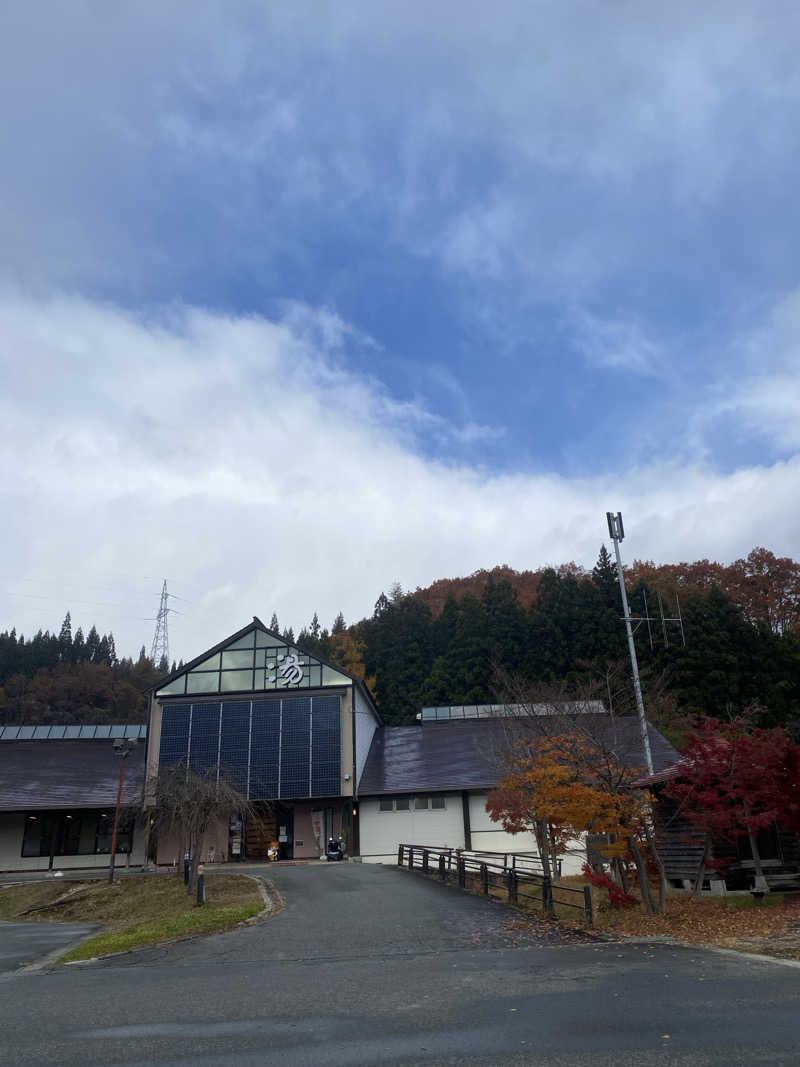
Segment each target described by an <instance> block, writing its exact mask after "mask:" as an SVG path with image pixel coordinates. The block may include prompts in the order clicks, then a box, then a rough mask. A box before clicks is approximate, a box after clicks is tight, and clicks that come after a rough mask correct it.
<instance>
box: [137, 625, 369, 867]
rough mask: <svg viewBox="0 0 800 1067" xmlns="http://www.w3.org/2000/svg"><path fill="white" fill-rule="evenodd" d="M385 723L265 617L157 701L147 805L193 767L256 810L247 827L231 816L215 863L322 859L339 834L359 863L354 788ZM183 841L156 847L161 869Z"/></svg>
mask: <svg viewBox="0 0 800 1067" xmlns="http://www.w3.org/2000/svg"><path fill="white" fill-rule="evenodd" d="M380 726H381V718H380V715H379V713H378V710H377V708H376V707H375V704H374V702H373V700H372V697H371V695H370V693H369V690H368V689H367V687H366V686H365V685H364V683H363V681H362V680H361V679H360V678H358V677H356V676H355V675H351V674H348V673H347V672H346V671H342V670H341V669H339V668H338V667H333V666H332V665H331V664H329V663H325V662H323V661H322V660H320V659H317V658H316V657H314V656H310V655H308V654H306V653H304V652H302V651H301V650H300V649H298V648H295V647H293V646H290V645H289V644H288V643H287V642H286V641H285V640H284V639H283V638H282V637H281V636H280V635H279V634H277V633H273V632H272V631H271V630H269V629H268V628H267V627H266V626H264V624H263V623H262V622H261V620H260V619H258V618H257V617H254V618H253V621H252V622H251V623H248V625H247V626H245V627H243V628H242V629H241V630H239V631H238V632H237V633H235V634H232V635H231V636H230V637H228V638H226V639H225V640H224V641H221V642H220V643H219V644H218V645H215V646H214V647H213V648H210V649H209V650H208V651H207V652H204V653H203V654H202V655H201V656H198V657H197V658H196V659H194V660H192V662H191V663H189V664H187V665H186V666H185V667H183V668H182V669H181V670H180V671H177V672H175V673H174V674H172V675H170V676H169V677H167V678H165V679H164V681H163V682H162V683H161V684H160V685H159V686H158V687H157V688H156V689H155V690H154V691H153V693H152V696H151V702H150V729H149V734H148V753H147V785H146V789H145V803H146V804H147V805H152V804H153V803H154V801H155V796H154V786H155V780H156V777H157V775H158V771H159V768H161V767H165V766H170V765H174V764H177V763H185V764H186V765H187V766H188V767H190V768H191V769H192V770H194V771H196V772H198V773H202V774H207V773H209V772H211V773H216V774H219V775H225V777H226V778H227V779H228V780H229V781H230V782H231V784H233V785H234V786H235V787H236V788H237V789H238V790H239V791H240V792H241V793H242V794H243V795H244V796H246V797H247V799H248V800H249V801H250V802H251V803H252V804H253V805H254V806H255V807H256V809H257V812H258V814H257V816H256V817H255V818H250V819H248V820H247V821H246V823H245V824H244V825H242V824H241V822H240V821H239V820H238V819H237V818H236V816H235V814H234V813H232V818H231V822H230V824H229V825H228V826H226V827H220V828H219V830H218V833H217V834H216V835H215V838H214V840H213V843H212V845H211V848H212V849H213V857H214V858H223V857H229V858H231V859H235V858H237V857H243V858H244V857H246V858H248V859H264V858H266V854H267V849H268V848H269V846H270V844H271V842H272V841H277V842H278V843H279V847H280V853H281V856H282V857H283V858H285V859H311V858H315V857H319V856H320V854H321V853H322V852H324V850H325V844H326V842H327V840H328V839H329V838H331V837H334V838H338V837H339V836H341V837H342V838H343V839H344V841H345V845H346V848H347V850H348V851H349V852H350V854H351V855H358V854H359V831H360V825H359V818H358V805H357V803H355V801H356V800H357V786H356V783H357V782H358V780H359V779H360V777H361V775H362V773H363V771H364V766H365V764H366V760H367V754H368V752H369V749H370V745H371V743H372V738H373V736H374V734H375V731H376V730H377V729H378V728H379V727H380ZM177 848H178V844H177V842H175V841H173V840H170V839H162V840H160V841H158V842H153V843H152V845H151V846H150V855H151V856H152V858H153V859H154V860H155V861H156V862H157V863H172V862H174V861H175V859H176V850H177Z"/></svg>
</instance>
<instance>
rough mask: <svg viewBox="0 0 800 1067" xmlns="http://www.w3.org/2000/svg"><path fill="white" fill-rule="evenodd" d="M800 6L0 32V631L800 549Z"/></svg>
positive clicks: (192, 13)
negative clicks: (608, 524) (614, 544)
mask: <svg viewBox="0 0 800 1067" xmlns="http://www.w3.org/2000/svg"><path fill="white" fill-rule="evenodd" d="M799 49H800V8H798V6H797V4H796V3H794V2H788V0H787V2H781V0H773V2H771V3H769V4H763V3H758V2H752V3H746V2H738V0H724V2H718V3H715V2H713V0H711V2H708V3H706V4H702V5H698V4H696V3H688V2H687V3H682V2H677V3H673V4H669V5H665V4H663V3H655V2H653V3H651V2H649V0H636V2H632V0H631V2H627V0H613V2H590V0H570V2H568V3H564V2H561V0H559V2H552V3H544V2H532V0H520V2H516V0H501V2H499V3H497V4H487V3H485V2H484V3H477V2H476V3H472V2H471V0H458V2H455V0H453V2H450V0H439V2H437V3H430V2H426V3H417V2H416V0H402V2H399V0H398V2H394V0H382V2H381V3H375V2H374V0H363V2H361V0H338V2H336V3H322V2H319V3H318V2H312V0H291V2H287V3H285V4H283V3H280V2H276V3H273V4H265V3H263V2H255V0H253V2H247V0H225V2H224V3H218V4H215V3H212V2H210V3H204V4H200V5H198V4H196V3H188V2H185V3H183V2H180V0H173V2H171V3H166V4H165V3H163V2H158V3H156V2H153V3H150V2H148V0H141V2H140V3H137V4H135V5H122V6H120V5H108V4H106V3H103V2H101V0H74V2H72V3H69V4H66V3H64V4H61V3H56V4H47V5H40V4H38V3H30V2H29V3H23V2H21V0H20V2H12V3H9V4H6V5H4V7H3V12H2V14H0V241H1V244H0V247H2V252H3V254H2V256H1V257H0V351H1V352H2V363H3V371H4V375H3V377H4V385H3V388H2V391H0V413H1V415H2V422H3V426H4V430H5V432H4V433H3V435H2V441H1V443H0V448H1V449H2V470H3V480H2V484H3V497H4V507H3V521H2V523H0V539H1V543H2V551H3V562H2V580H1V581H0V628H5V627H7V626H8V627H10V626H13V625H16V627H17V629H18V631H19V630H22V631H24V632H26V633H30V632H32V631H33V630H35V629H37V628H38V627H40V626H41V627H49V628H53V627H57V626H58V625H59V624H60V621H61V618H62V617H63V615H64V612H65V611H66V610H67V608H71V610H72V613H73V617H74V619H75V621H76V623H77V622H83V624H84V626H87V625H89V624H91V622H92V621H95V622H96V623H97V624H98V627H99V628H101V629H109V628H111V629H113V630H114V632H115V634H116V635H117V642H118V649H119V650H120V651H122V652H127V653H130V652H132V651H135V650H136V649H138V647H139V646H140V645H141V644H142V643H147V644H148V646H149V643H150V640H151V638H152V628H153V623H152V621H148V617H152V616H153V614H154V611H155V608H156V606H157V601H158V593H159V589H160V583H161V580H162V578H163V577H165V576H167V577H168V578H169V580H170V588H171V589H172V590H173V591H174V592H175V593H176V594H180V595H181V596H182V597H183V598H184V602H183V603H182V604H179V603H178V602H177V601H175V602H174V606H175V607H177V608H180V610H182V611H183V612H184V613H185V614H183V615H182V616H175V617H173V618H172V619H171V620H170V622H171V638H172V642H171V645H172V652H173V654H174V655H175V656H176V657H178V656H183V657H186V658H188V657H189V656H192V655H195V654H197V653H198V652H200V651H202V650H203V649H204V648H205V647H207V646H209V645H211V644H212V643H214V642H216V641H217V640H219V639H220V638H221V637H222V636H224V635H225V634H226V633H228V632H230V631H232V630H234V629H237V628H238V627H239V626H241V625H243V624H244V623H245V622H247V621H248V620H249V619H250V617H251V616H252V615H253V614H259V615H261V616H262V617H264V618H267V619H268V618H269V616H270V615H271V613H272V611H277V613H278V616H279V618H280V620H281V623H282V624H284V625H286V624H292V625H294V627H295V628H296V629H297V628H299V627H300V626H302V625H303V624H304V623H306V622H308V620H309V619H310V617H311V614H312V613H313V611H314V610H315V609H316V610H318V611H319V613H320V617H321V619H322V621H323V622H324V623H326V624H330V621H331V620H332V619H333V617H334V615H335V614H336V612H337V611H339V610H342V611H344V613H345V616H346V618H347V619H348V621H352V620H355V619H357V618H359V617H361V616H363V615H365V614H368V613H369V612H370V611H371V609H372V605H373V604H374V601H375V599H376V597H377V596H378V594H379V593H380V592H381V590H382V589H387V588H388V587H389V586H390V585H391V583H392V582H395V581H398V582H400V583H401V584H402V586H403V587H404V588H414V587H415V586H417V585H425V584H428V583H429V582H430V581H432V580H433V579H435V578H437V577H445V576H453V575H459V574H465V573H469V572H471V571H472V570H474V569H476V568H478V567H491V566H493V565H495V564H498V563H509V564H511V565H512V566H515V567H517V568H525V567H529V568H535V567H540V566H542V565H545V564H547V563H553V562H555V563H558V562H561V561H564V560H569V559H575V560H577V561H579V562H581V563H584V564H591V563H592V562H593V560H594V559H595V557H596V555H597V552H598V549H599V547H600V544H601V542H602V541H603V539H604V535H605V512H606V510H609V509H611V510H617V509H621V510H622V511H623V513H624V516H625V520H626V530H627V535H628V536H627V539H626V541H625V543H624V546H623V547H624V550H625V554H626V556H627V557H628V558H631V559H632V558H634V557H639V558H650V559H654V560H656V561H658V562H666V561H671V560H676V559H697V558H702V557H710V558H715V559H719V560H723V561H728V560H731V559H734V558H736V557H738V556H741V555H743V554H746V553H747V551H749V549H750V548H752V547H753V546H754V545H755V544H765V545H767V547H769V548H771V549H773V550H774V551H775V552H777V553H779V554H787V555H793V556H795V557H797V556H798V555H800V545H799V544H798V535H800V505H799V504H798V494H797V491H796V486H797V481H798V474H800V379H799V378H798V362H799V358H798V357H799V356H800V268H799V264H798V248H800V211H798V210H797V205H796V200H797V190H798V188H800V181H799V180H798V160H800V144H799V143H798V142H799V141H800V121H798V119H799V118H800V73H798V70H799V68H798V64H797V55H798V50H799Z"/></svg>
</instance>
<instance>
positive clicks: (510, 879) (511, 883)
mask: <svg viewBox="0 0 800 1067" xmlns="http://www.w3.org/2000/svg"><path fill="white" fill-rule="evenodd" d="M506 889H507V890H508V903H509V904H516V902H517V876H516V874H515V873H514V871H513V870H512V869H511V868H510V867H509V869H508V870H507V871H506Z"/></svg>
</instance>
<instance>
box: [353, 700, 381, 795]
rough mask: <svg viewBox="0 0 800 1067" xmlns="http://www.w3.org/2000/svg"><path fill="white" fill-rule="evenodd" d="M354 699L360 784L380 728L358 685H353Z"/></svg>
mask: <svg viewBox="0 0 800 1067" xmlns="http://www.w3.org/2000/svg"><path fill="white" fill-rule="evenodd" d="M353 699H354V700H355V724H356V783H359V782H360V781H361V775H362V774H363V773H364V766H365V765H366V762H367V754H368V753H369V746H370V745H371V744H372V738H373V736H374V734H375V731H376V729H377V728H378V720H377V719H376V717H375V712H374V711H373V710H372V707H371V706H370V703H369V701H368V700H367V699H366V698H365V697H364V696H363V694H362V693H361V690H360V689H359V688H358V686H357V685H353Z"/></svg>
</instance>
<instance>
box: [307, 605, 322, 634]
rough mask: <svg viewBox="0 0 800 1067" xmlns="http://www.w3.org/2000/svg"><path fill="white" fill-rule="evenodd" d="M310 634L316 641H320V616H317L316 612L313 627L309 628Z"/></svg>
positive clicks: (312, 621) (312, 622)
mask: <svg viewBox="0 0 800 1067" xmlns="http://www.w3.org/2000/svg"><path fill="white" fill-rule="evenodd" d="M308 632H309V634H310V636H311V638H312V639H313V640H314V641H319V634H320V625H319V615H317V613H316V611H315V612H314V618H313V619H312V620H311V625H310V626H309V628H308Z"/></svg>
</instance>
